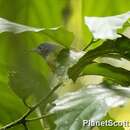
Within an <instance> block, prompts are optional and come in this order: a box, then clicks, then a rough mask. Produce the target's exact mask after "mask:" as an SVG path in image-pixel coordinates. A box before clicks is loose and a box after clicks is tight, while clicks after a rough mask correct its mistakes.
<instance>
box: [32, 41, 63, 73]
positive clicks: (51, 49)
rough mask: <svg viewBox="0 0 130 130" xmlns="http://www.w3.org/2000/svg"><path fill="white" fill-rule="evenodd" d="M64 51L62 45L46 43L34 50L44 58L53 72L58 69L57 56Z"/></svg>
mask: <svg viewBox="0 0 130 130" xmlns="http://www.w3.org/2000/svg"><path fill="white" fill-rule="evenodd" d="M62 49H64V47H62V46H61V45H57V44H54V43H49V42H44V43H41V44H39V45H38V46H37V47H36V48H33V49H32V51H34V52H36V53H37V54H39V55H40V56H42V57H43V58H44V59H45V61H46V62H47V64H48V65H49V67H50V68H51V70H52V71H54V70H55V69H56V62H57V56H58V54H59V53H60V51H61V50H62Z"/></svg>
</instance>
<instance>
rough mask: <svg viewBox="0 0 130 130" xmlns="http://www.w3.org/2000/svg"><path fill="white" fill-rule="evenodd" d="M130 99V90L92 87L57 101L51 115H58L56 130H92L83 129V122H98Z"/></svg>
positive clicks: (86, 127)
mask: <svg viewBox="0 0 130 130" xmlns="http://www.w3.org/2000/svg"><path fill="white" fill-rule="evenodd" d="M128 98H130V88H124V87H121V86H113V87H111V88H110V87H107V86H104V85H97V86H96V85H90V86H88V87H85V88H82V89H81V90H79V91H76V92H73V93H68V94H66V95H64V96H63V97H61V98H59V99H57V100H56V101H55V102H54V103H55V106H54V107H53V108H52V109H51V111H50V113H56V114H57V116H58V119H57V120H56V121H55V123H56V125H57V127H56V129H55V130H90V129H91V127H89V126H85V127H83V120H92V121H97V120H101V119H102V118H103V117H105V116H106V114H107V112H108V111H109V110H110V109H111V108H113V107H118V106H120V105H123V104H124V103H126V102H127V101H128Z"/></svg>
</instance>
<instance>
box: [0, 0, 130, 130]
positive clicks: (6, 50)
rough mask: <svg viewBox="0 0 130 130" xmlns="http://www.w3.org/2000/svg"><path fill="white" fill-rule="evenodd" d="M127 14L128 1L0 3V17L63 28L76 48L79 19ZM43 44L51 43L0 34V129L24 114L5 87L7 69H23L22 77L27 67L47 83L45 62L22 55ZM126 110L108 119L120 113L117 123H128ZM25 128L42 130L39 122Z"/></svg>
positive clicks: (24, 0) (28, 35)
mask: <svg viewBox="0 0 130 130" xmlns="http://www.w3.org/2000/svg"><path fill="white" fill-rule="evenodd" d="M129 10H130V0H0V17H2V18H6V19H8V20H11V21H13V22H18V23H21V24H26V25H30V26H35V27H56V26H60V25H64V26H65V27H66V28H67V29H68V30H70V31H72V32H74V34H75V36H76V38H75V42H74V43H73V44H74V46H76V47H77V48H82V46H84V45H81V44H80V41H81V39H82V37H83V36H82V33H81V32H82V22H83V16H111V15H117V14H120V13H124V12H127V11H129ZM85 39H87V43H88V42H89V41H90V39H91V35H90V34H89V32H87V33H86V36H85ZM43 41H52V40H51V39H50V38H49V37H48V36H45V35H43V34H35V33H23V34H20V35H14V34H7V33H3V34H0V126H2V125H5V124H7V123H9V122H11V121H13V120H15V119H17V118H18V117H20V116H21V115H22V114H23V113H24V112H25V110H26V107H25V106H24V105H23V103H22V101H21V99H19V98H18V95H17V90H15V91H16V94H15V93H14V92H13V91H12V89H11V87H10V85H9V84H8V72H9V68H10V66H18V67H19V68H20V69H24V68H25V73H23V75H24V76H26V74H27V72H26V70H28V69H27V68H28V67H29V68H31V72H32V74H35V72H37V73H39V74H42V76H43V77H44V79H45V80H47V82H48V81H49V80H48V79H49V77H50V76H51V72H50V70H49V68H48V66H47V64H46V63H45V61H43V60H42V59H41V58H40V57H39V56H37V55H35V54H28V55H27V54H24V53H23V52H24V51H25V50H30V49H31V48H33V47H36V46H37V45H38V44H40V43H42V42H43ZM87 43H85V44H87ZM77 48H76V49H77ZM30 66H31V67H30ZM35 79H36V77H35V76H34V77H33V76H32V80H35ZM16 80H17V79H16ZM23 82H24V81H23ZM33 87H34V86H33V85H32V86H30V88H29V91H30V89H33ZM17 89H20V88H17ZM37 89H38V90H39V91H40V93H39V91H38V93H37V94H36V96H37V95H38V97H37V99H38V98H40V97H41V96H43V95H45V93H47V92H48V91H49V88H48V86H47V85H46V86H45V85H43V86H42V87H41V88H37ZM35 90H36V89H35ZM21 91H22V90H21ZM39 95H40V96H39ZM129 107H130V105H127V107H126V108H124V109H123V111H122V109H121V110H120V109H116V110H115V109H114V110H113V111H112V112H111V113H112V114H111V115H114V117H115V116H116V114H115V113H117V112H118V113H119V112H120V116H119V115H117V119H118V120H120V119H122V120H123V119H129V120H130V117H129V116H128V111H129ZM126 113H127V114H126ZM124 115H125V116H124ZM29 126H30V129H31V130H36V129H38V130H40V129H42V128H41V126H40V123H39V122H36V123H33V125H29ZM22 129H23V128H22V126H21V128H13V130H22Z"/></svg>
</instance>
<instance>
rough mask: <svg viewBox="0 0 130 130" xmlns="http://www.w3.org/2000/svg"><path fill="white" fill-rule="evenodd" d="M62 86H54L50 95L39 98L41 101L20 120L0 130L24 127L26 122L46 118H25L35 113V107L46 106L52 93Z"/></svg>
mask: <svg viewBox="0 0 130 130" xmlns="http://www.w3.org/2000/svg"><path fill="white" fill-rule="evenodd" d="M61 85H62V82H61V83H59V84H58V85H56V86H55V87H54V88H53V89H52V90H51V91H50V93H49V94H48V95H47V96H46V97H43V98H41V100H40V101H39V102H38V103H37V104H36V105H34V106H33V107H32V108H30V109H29V110H28V111H27V112H26V113H25V114H24V115H23V116H22V117H21V118H19V119H18V120H15V121H14V122H11V123H9V124H7V125H5V126H3V127H2V128H0V130H7V129H9V128H12V127H14V126H17V125H19V124H23V125H24V126H25V124H26V122H27V121H31V120H32V121H34V120H38V119H41V118H45V117H47V115H45V116H43V117H39V118H37V119H36V118H35V119H29V120H27V119H26V118H27V117H28V116H29V115H30V114H31V113H32V112H33V111H35V109H36V108H37V107H39V105H40V104H41V103H42V102H44V105H45V106H46V104H47V102H48V100H49V99H50V98H51V97H52V95H53V93H54V92H55V91H56V90H57V89H58V88H59V87H60V86H61Z"/></svg>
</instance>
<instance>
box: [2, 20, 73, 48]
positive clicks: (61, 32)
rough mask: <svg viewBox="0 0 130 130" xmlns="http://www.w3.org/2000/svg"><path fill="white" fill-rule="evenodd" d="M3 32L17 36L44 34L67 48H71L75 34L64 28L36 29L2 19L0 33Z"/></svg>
mask: <svg viewBox="0 0 130 130" xmlns="http://www.w3.org/2000/svg"><path fill="white" fill-rule="evenodd" d="M2 32H12V33H16V34H17V33H23V32H43V34H45V35H47V36H49V37H50V38H51V39H52V40H54V41H55V42H57V43H59V44H62V45H64V46H65V47H69V46H70V45H71V43H72V41H73V34H72V33H71V32H69V31H67V30H66V29H65V28H64V27H55V28H35V27H30V26H26V25H22V24H18V23H14V22H11V21H8V20H6V19H3V18H0V33H2Z"/></svg>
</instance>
